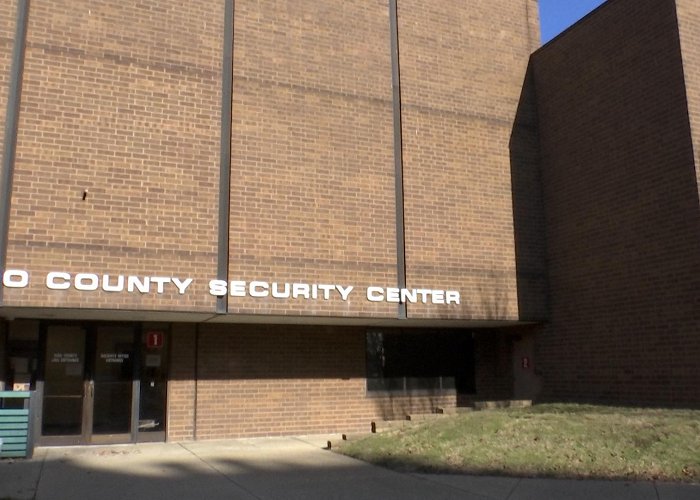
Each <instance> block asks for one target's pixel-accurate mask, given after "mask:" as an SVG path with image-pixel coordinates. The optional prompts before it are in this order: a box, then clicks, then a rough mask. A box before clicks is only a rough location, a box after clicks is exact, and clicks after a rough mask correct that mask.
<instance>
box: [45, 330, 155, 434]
mask: <svg viewBox="0 0 700 500" xmlns="http://www.w3.org/2000/svg"><path fill="white" fill-rule="evenodd" d="M154 334H157V335H158V338H157V341H156V342H152V341H151V340H150V339H151V337H153V335H154ZM43 342H44V356H43V358H44V359H43V368H44V369H43V377H42V378H43V406H42V412H41V435H40V437H39V443H40V444H43V445H69V444H110V443H130V442H139V441H164V440H165V408H166V401H165V398H166V383H167V359H166V350H165V349H164V344H165V334H164V332H162V331H158V332H153V331H149V332H143V331H142V328H141V327H140V325H134V324H93V325H85V324H49V325H46V326H45V328H44V334H43Z"/></svg>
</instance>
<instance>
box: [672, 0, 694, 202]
mask: <svg viewBox="0 0 700 500" xmlns="http://www.w3.org/2000/svg"><path fill="white" fill-rule="evenodd" d="M676 15H677V17H678V26H679V32H680V40H681V49H682V56H683V74H684V76H685V91H686V97H687V99H688V115H689V118H690V129H691V132H692V135H693V151H694V153H695V174H696V177H697V179H698V191H700V4H698V2H694V1H693V0H676Z"/></svg>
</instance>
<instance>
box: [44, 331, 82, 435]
mask: <svg viewBox="0 0 700 500" xmlns="http://www.w3.org/2000/svg"><path fill="white" fill-rule="evenodd" d="M85 339H86V332H85V329H84V328H82V327H80V326H64V325H60V326H51V327H49V328H48V331H47V335H46V356H45V363H44V404H43V411H42V423H41V434H42V436H50V437H51V438H52V439H51V442H52V444H79V443H80V442H81V441H82V435H83V414H84V409H85V405H84V398H85Z"/></svg>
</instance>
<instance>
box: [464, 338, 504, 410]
mask: <svg viewBox="0 0 700 500" xmlns="http://www.w3.org/2000/svg"><path fill="white" fill-rule="evenodd" d="M474 340H475V341H474V350H475V352H474V359H475V368H476V390H477V394H476V396H474V397H473V399H474V400H476V401H479V400H485V399H487V400H488V399H492V400H500V399H510V398H511V397H512V396H513V363H512V358H513V340H512V339H511V337H510V336H509V335H507V334H506V333H504V332H500V331H497V330H485V331H480V332H478V333H476V334H475V339H474Z"/></svg>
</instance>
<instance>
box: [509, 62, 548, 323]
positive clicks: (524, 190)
mask: <svg viewBox="0 0 700 500" xmlns="http://www.w3.org/2000/svg"><path fill="white" fill-rule="evenodd" d="M509 147H510V168H511V183H512V187H511V189H512V197H513V227H514V232H515V265H516V279H517V287H518V310H519V316H520V318H519V319H520V320H521V321H544V320H547V319H548V317H549V297H548V293H549V291H548V279H547V255H546V249H547V247H546V232H545V215H544V202H543V194H542V176H541V168H540V146H539V124H538V119H537V101H536V96H535V82H534V76H533V71H532V61H530V63H529V64H528V68H527V72H526V74H525V81H524V82H523V88H522V92H521V94H520V101H519V103H518V109H517V112H516V115H515V121H514V122H513V130H512V132H511V136H510V144H509Z"/></svg>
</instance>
